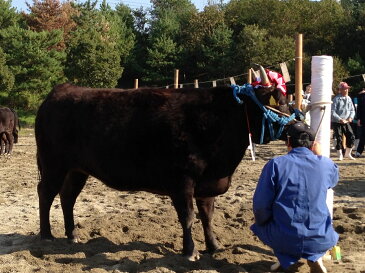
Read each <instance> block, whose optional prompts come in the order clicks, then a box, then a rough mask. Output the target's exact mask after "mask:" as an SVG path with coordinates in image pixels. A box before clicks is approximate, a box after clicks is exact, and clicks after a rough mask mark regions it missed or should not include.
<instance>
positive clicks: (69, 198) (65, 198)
mask: <svg viewBox="0 0 365 273" xmlns="http://www.w3.org/2000/svg"><path fill="white" fill-rule="evenodd" d="M87 178H88V175H86V174H83V173H80V172H76V171H69V172H68V174H67V176H66V179H65V182H64V184H63V187H62V190H61V192H60V197H61V205H62V210H63V217H64V221H65V232H66V236H67V238H68V239H69V240H71V241H72V242H78V240H79V238H78V234H77V233H76V230H75V223H74V214H73V208H74V205H75V202H76V198H77V196H78V195H79V194H80V192H81V190H82V188H83V187H84V185H85V183H86V180H87Z"/></svg>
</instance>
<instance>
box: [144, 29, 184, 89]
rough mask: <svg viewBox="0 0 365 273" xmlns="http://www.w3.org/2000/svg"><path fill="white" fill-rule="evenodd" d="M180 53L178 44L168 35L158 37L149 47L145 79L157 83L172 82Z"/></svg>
mask: <svg viewBox="0 0 365 273" xmlns="http://www.w3.org/2000/svg"><path fill="white" fill-rule="evenodd" d="M178 54H179V52H178V49H177V45H176V43H174V41H173V40H172V39H171V38H169V37H168V36H167V35H162V36H161V37H157V38H156V39H155V40H154V43H153V44H152V47H151V48H148V49H147V61H146V66H147V69H146V72H145V74H146V76H145V77H144V78H143V80H145V81H146V82H148V83H155V84H156V83H158V84H165V83H168V82H169V81H170V82H171V81H172V74H173V71H174V68H176V60H177V57H178Z"/></svg>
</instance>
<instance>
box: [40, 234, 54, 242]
mask: <svg viewBox="0 0 365 273" xmlns="http://www.w3.org/2000/svg"><path fill="white" fill-rule="evenodd" d="M41 240H42V241H44V242H53V241H54V240H55V238H54V237H53V236H52V235H51V234H48V235H41Z"/></svg>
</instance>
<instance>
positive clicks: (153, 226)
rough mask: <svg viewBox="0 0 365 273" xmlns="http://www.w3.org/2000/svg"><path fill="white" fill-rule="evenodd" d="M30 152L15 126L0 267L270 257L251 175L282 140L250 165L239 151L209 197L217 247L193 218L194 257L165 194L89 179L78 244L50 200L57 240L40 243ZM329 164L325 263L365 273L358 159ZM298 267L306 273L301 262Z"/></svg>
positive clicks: (363, 170) (362, 167) (82, 268)
mask: <svg viewBox="0 0 365 273" xmlns="http://www.w3.org/2000/svg"><path fill="white" fill-rule="evenodd" d="M35 151H36V146H35V140H34V132H33V131H32V130H31V129H23V130H22V131H21V136H20V138H19V143H18V144H16V145H15V147H14V152H13V154H12V155H11V156H10V157H4V156H2V157H0V185H1V187H0V191H1V192H0V217H1V224H0V272H1V273H10V272H21V273H27V272H41V273H44V272H52V273H53V272H55V273H57V272H73V273H77V272H93V273H102V272H112V273H119V272H131V273H136V272H161V273H165V272H166V273H167V272H179V273H180V272H181V273H182V272H210V273H216V272H219V273H234V272H268V271H269V267H270V265H271V264H272V263H273V262H274V261H275V257H274V256H273V253H272V251H271V250H270V249H269V248H268V247H267V246H265V245H263V244H262V243H261V242H260V241H259V240H258V239H257V238H256V237H255V236H253V234H252V232H251V231H250V229H249V227H250V225H251V224H252V223H253V215H252V211H251V207H252V195H253V192H254V189H255V186H256V183H257V180H258V177H259V174H260V171H261V169H262V167H263V165H264V164H265V163H266V162H267V160H269V159H270V158H272V157H273V156H275V155H281V154H284V153H286V151H285V148H284V144H283V142H272V143H270V144H269V145H260V146H258V148H257V160H256V161H251V159H250V156H249V153H247V154H246V156H245V157H244V159H243V160H242V163H241V164H240V165H239V167H238V168H237V170H236V172H235V175H234V180H233V183H232V186H231V187H230V189H229V191H228V192H227V193H225V194H224V195H222V196H219V197H218V198H217V200H216V210H215V214H214V229H215V233H216V235H217V237H218V241H219V243H220V245H221V249H220V250H219V251H217V252H216V253H215V254H213V255H209V254H206V253H204V249H205V247H204V237H203V232H202V227H201V223H200V220H199V217H198V216H197V215H196V218H195V221H194V228H193V237H194V240H195V243H196V245H197V247H198V249H199V251H201V253H202V255H201V259H200V260H199V261H197V262H188V261H186V260H185V259H184V258H183V257H182V256H181V255H180V253H181V250H182V231H181V228H180V225H179V223H178V221H177V215H176V212H175V210H174V209H173V207H172V206H171V202H170V199H169V198H167V197H164V196H157V195H153V194H149V193H144V192H137V193H132V192H118V191H115V190H112V189H109V188H107V187H105V186H104V185H103V184H102V183H101V182H100V181H98V180H96V179H94V178H90V179H89V181H88V183H87V185H86V186H85V188H84V190H83V191H82V193H81V194H80V196H79V198H78V199H77V202H76V205H75V210H74V211H75V220H76V222H77V223H78V224H77V226H78V229H79V232H80V234H81V242H80V243H78V244H69V243H68V242H67V239H66V238H65V236H64V228H63V216H62V212H61V206H60V202H59V198H58V197H56V199H55V202H54V203H53V205H52V208H51V225H52V230H53V234H54V235H55V237H57V239H56V240H55V241H53V242H44V241H40V239H39V236H38V232H39V219H38V196H37V192H36V187H37V183H38V173H37V166H36V160H35ZM333 156H334V154H333ZM337 163H338V165H339V168H340V176H341V177H340V182H339V184H338V186H337V187H336V188H335V199H334V207H335V210H334V226H335V228H336V230H337V231H338V233H339V234H340V241H339V244H338V246H340V248H341V254H342V259H341V260H339V261H336V260H328V261H325V265H326V267H327V268H328V269H329V271H330V272H365V158H360V159H357V160H356V161H350V160H343V161H341V162H337ZM195 211H196V213H197V210H195ZM283 239H284V240H285V238H283ZM299 272H309V269H308V266H307V264H306V263H305V262H304V261H303V265H302V266H301V267H300V268H299Z"/></svg>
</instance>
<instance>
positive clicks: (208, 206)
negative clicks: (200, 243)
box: [196, 197, 219, 253]
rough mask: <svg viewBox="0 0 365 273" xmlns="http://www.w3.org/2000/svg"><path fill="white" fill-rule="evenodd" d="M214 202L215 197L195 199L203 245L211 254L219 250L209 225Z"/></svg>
mask: <svg viewBox="0 0 365 273" xmlns="http://www.w3.org/2000/svg"><path fill="white" fill-rule="evenodd" d="M214 200H215V197H201V198H196V205H197V207H198V210H199V215H200V218H201V221H202V225H203V230H204V236H205V245H206V247H207V251H208V252H209V253H213V252H214V251H216V250H217V249H218V248H219V246H218V243H217V240H216V238H215V235H214V232H213V228H212V224H211V223H212V218H213V213H214Z"/></svg>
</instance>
